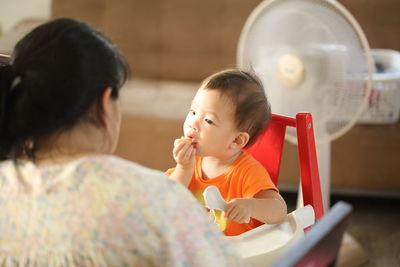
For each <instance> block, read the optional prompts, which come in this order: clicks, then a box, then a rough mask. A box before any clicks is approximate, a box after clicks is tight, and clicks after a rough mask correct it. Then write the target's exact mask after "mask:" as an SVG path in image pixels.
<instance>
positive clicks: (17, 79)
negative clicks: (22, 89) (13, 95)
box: [10, 75, 22, 91]
mask: <svg viewBox="0 0 400 267" xmlns="http://www.w3.org/2000/svg"><path fill="white" fill-rule="evenodd" d="M21 80H22V79H21V75H17V76H15V77H14V79H13V80H12V82H11V86H10V91H12V90H14V88H15V87H17V86H18V85H19V84H20V83H21Z"/></svg>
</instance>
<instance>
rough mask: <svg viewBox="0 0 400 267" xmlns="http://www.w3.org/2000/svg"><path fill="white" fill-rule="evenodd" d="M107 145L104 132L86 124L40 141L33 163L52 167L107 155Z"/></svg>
mask: <svg viewBox="0 0 400 267" xmlns="http://www.w3.org/2000/svg"><path fill="white" fill-rule="evenodd" d="M107 144H108V142H107V138H106V134H105V133H104V131H102V130H101V129H100V128H98V127H96V126H94V125H92V124H88V123H86V124H82V125H80V126H76V127H75V128H74V129H72V130H71V131H68V132H63V133H58V134H53V135H51V136H49V137H47V138H45V139H44V140H42V141H41V142H40V143H39V144H38V150H37V151H36V153H35V162H36V163H37V164H40V165H54V164H62V163H67V162H70V161H73V160H75V159H77V158H80V157H84V156H88V155H96V154H108V152H109V151H108V150H109V149H108V145H107Z"/></svg>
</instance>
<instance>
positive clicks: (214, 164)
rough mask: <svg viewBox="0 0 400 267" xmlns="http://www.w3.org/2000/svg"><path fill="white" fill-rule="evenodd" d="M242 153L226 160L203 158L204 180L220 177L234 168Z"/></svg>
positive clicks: (238, 152)
mask: <svg viewBox="0 0 400 267" xmlns="http://www.w3.org/2000/svg"><path fill="white" fill-rule="evenodd" d="M242 153H243V152H242V151H241V150H239V151H237V152H236V153H234V154H233V155H230V156H229V157H226V158H217V157H203V159H202V164H201V165H202V166H201V169H202V172H203V176H204V178H205V179H207V180H208V179H212V178H215V177H218V176H220V175H221V174H223V173H224V172H226V171H227V170H228V169H229V168H230V167H231V166H232V164H233V163H234V162H235V161H236V160H237V159H238V158H239V157H240V155H241V154H242Z"/></svg>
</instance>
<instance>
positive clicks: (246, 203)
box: [224, 198, 251, 223]
mask: <svg viewBox="0 0 400 267" xmlns="http://www.w3.org/2000/svg"><path fill="white" fill-rule="evenodd" d="M224 213H225V216H226V217H227V218H228V219H230V220H232V221H235V222H237V223H247V222H249V220H250V216H251V199H249V198H235V199H232V200H231V201H229V203H227V204H226V206H225V209H224Z"/></svg>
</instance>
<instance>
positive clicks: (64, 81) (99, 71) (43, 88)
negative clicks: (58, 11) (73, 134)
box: [0, 18, 129, 160]
mask: <svg viewBox="0 0 400 267" xmlns="http://www.w3.org/2000/svg"><path fill="white" fill-rule="evenodd" d="M128 76H129V67H128V64H127V63H126V61H125V59H124V58H123V56H122V55H121V54H120V52H119V51H118V49H117V48H116V47H115V46H114V45H113V44H112V43H111V42H110V41H109V40H108V39H107V38H106V37H105V36H104V35H102V34H101V33H99V32H98V31H96V30H95V29H93V28H92V27H91V26H90V25H89V24H86V23H84V22H81V21H78V20H74V19H67V18H61V19H56V20H53V21H50V22H47V23H45V24H42V25H40V26H38V27H36V28H35V29H33V30H32V31H31V32H30V33H28V34H27V35H26V36H25V37H23V38H22V39H21V40H20V41H19V42H18V43H17V44H16V46H15V49H14V52H13V54H12V56H11V61H10V62H9V64H4V65H3V66H0V79H1V80H0V129H1V130H0V160H4V159H10V158H12V159H16V158H18V157H20V156H27V157H29V158H34V155H35V151H36V150H37V147H38V144H39V143H40V141H41V140H42V139H43V138H45V137H46V136H49V135H51V134H56V133H60V132H63V131H67V130H70V129H72V128H73V127H74V126H76V125H77V124H78V123H79V122H82V121H87V122H90V123H93V124H95V125H96V126H98V127H101V124H100V122H99V116H98V114H99V113H100V114H101V113H102V112H104V111H103V110H102V108H101V105H100V100H101V96H102V94H103V92H104V90H105V89H106V88H108V87H111V88H112V92H111V97H112V98H114V99H115V98H117V97H118V92H119V89H120V88H121V87H122V85H123V84H124V82H125V81H126V79H127V77H128ZM92 107H95V111H94V112H93V108H92Z"/></svg>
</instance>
